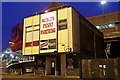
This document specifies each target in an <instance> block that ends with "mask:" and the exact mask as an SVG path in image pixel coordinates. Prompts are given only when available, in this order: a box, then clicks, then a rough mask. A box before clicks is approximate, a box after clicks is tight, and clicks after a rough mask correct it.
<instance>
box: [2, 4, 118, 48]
mask: <svg viewBox="0 0 120 80" xmlns="http://www.w3.org/2000/svg"><path fill="white" fill-rule="evenodd" d="M63 3H64V2H62V4H63ZM50 4H51V3H50V2H3V3H2V50H4V49H6V48H8V47H9V46H8V43H9V39H10V36H11V28H12V27H14V26H15V25H16V24H18V23H21V22H23V19H24V17H26V16H29V15H33V13H35V12H37V11H42V10H43V9H45V8H46V7H48V6H49V5H50ZM64 4H68V5H70V6H72V7H74V8H75V9H76V10H78V11H79V12H80V13H81V14H82V15H83V16H85V17H86V18H87V17H90V16H95V15H100V14H102V12H103V11H102V10H103V8H102V6H101V4H100V2H69V3H68V2H67V3H64ZM118 5H119V3H118V2H108V3H107V4H105V5H104V13H110V12H115V11H118Z"/></svg>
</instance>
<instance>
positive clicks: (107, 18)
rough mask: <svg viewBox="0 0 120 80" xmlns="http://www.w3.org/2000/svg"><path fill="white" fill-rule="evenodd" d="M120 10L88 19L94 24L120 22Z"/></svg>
mask: <svg viewBox="0 0 120 80" xmlns="http://www.w3.org/2000/svg"><path fill="white" fill-rule="evenodd" d="M119 15H120V11H117V12H112V13H107V14H102V15H97V16H92V17H88V18H87V19H88V20H89V21H90V22H91V23H92V24H94V25H101V24H106V23H112V22H120V16H119Z"/></svg>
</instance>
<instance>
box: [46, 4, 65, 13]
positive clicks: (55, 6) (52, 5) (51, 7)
mask: <svg viewBox="0 0 120 80" xmlns="http://www.w3.org/2000/svg"><path fill="white" fill-rule="evenodd" d="M64 7H66V5H64V4H59V3H58V2H52V3H51V4H50V6H49V7H48V8H46V9H45V10H44V11H46V10H47V11H54V10H58V9H60V8H64Z"/></svg>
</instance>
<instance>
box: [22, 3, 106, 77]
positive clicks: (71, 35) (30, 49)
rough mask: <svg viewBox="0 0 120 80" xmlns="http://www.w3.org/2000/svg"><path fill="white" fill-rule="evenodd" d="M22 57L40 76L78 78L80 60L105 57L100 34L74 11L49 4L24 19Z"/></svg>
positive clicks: (67, 7) (69, 7)
mask: <svg viewBox="0 0 120 80" xmlns="http://www.w3.org/2000/svg"><path fill="white" fill-rule="evenodd" d="M22 53H23V55H25V56H31V57H32V58H33V59H34V61H35V66H36V69H37V71H39V72H38V73H40V74H43V75H74V76H75V75H78V76H79V75H80V66H81V65H80V59H88V58H89V59H94V58H102V57H103V56H104V48H103V34H102V33H101V32H100V31H99V30H98V29H96V28H95V27H94V26H93V25H92V24H91V23H90V22H89V21H88V20H86V19H85V18H84V17H83V16H82V15H80V14H79V12H77V11H76V10H75V9H74V8H73V7H71V6H65V5H59V4H58V3H52V4H51V5H50V7H48V8H47V9H46V10H45V12H43V13H41V14H36V15H33V16H30V17H26V18H24V31H23V52H22ZM36 73H37V72H36Z"/></svg>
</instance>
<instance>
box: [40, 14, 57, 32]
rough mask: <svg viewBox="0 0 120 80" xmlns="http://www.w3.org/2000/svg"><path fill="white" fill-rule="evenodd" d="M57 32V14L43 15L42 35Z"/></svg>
mask: <svg viewBox="0 0 120 80" xmlns="http://www.w3.org/2000/svg"><path fill="white" fill-rule="evenodd" d="M55 32H56V14H55V12H49V13H45V14H42V15H41V30H40V34H49V33H55Z"/></svg>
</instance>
